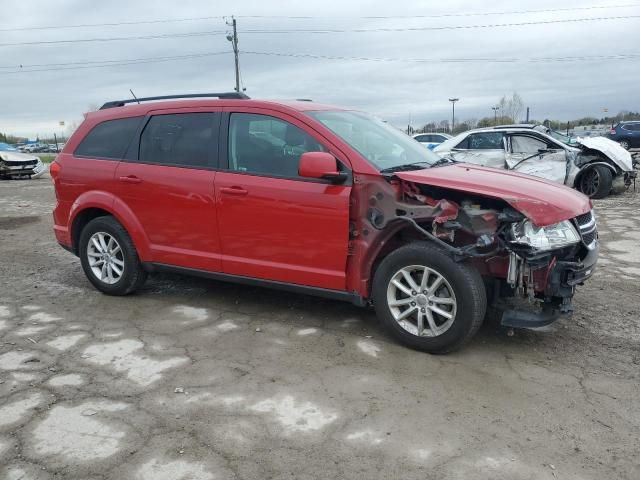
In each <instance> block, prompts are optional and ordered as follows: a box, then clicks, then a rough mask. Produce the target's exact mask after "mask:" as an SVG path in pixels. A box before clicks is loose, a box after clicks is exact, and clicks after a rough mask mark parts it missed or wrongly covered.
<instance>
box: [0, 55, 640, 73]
mask: <svg viewBox="0 0 640 480" xmlns="http://www.w3.org/2000/svg"><path fill="white" fill-rule="evenodd" d="M231 53H232V52H230V51H221V52H202V53H192V54H187V55H174V56H164V57H146V58H132V59H118V60H89V61H77V62H67V63H36V64H28V65H26V64H23V65H19V66H17V65H2V66H0V69H5V70H7V69H16V70H13V71H4V72H0V75H8V74H16V73H30V72H50V71H62V70H77V69H86V68H102V67H113V66H124V65H137V64H145V63H157V62H167V61H173V60H187V59H193V58H202V57H208V56H215V55H226V54H231ZM242 53H243V54H246V55H263V56H275V57H291V58H308V59H316V60H347V61H368V62H405V63H516V62H532V63H539V62H561V63H562V62H581V61H603V60H633V59H638V58H640V54H610V55H581V56H563V57H529V58H522V57H513V58H506V57H499V58H495V57H493V58H491V57H473V58H397V57H349V56H342V55H340V56H338V55H336V56H333V55H315V54H311V53H286V52H256V51H244V50H243V51H242Z"/></svg>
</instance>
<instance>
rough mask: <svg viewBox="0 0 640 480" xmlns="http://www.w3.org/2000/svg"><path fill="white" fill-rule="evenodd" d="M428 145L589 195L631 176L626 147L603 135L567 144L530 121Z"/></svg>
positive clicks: (620, 185)
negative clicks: (523, 124)
mask: <svg viewBox="0 0 640 480" xmlns="http://www.w3.org/2000/svg"><path fill="white" fill-rule="evenodd" d="M433 151H434V152H435V153H436V154H437V155H439V156H440V157H447V158H450V159H453V160H455V161H457V162H466V163H473V164H476V165H482V166H486V167H493V168H502V169H505V170H512V171H515V172H518V173H525V174H528V175H533V176H536V177H541V178H545V179H547V180H551V181H554V182H558V183H563V184H565V185H567V186H570V187H573V188H575V189H576V190H579V191H580V192H582V193H584V194H585V195H587V196H588V197H590V198H604V197H606V196H607V195H609V194H610V193H621V192H623V191H624V190H625V189H626V188H628V187H629V185H631V183H632V182H633V181H634V179H635V177H636V171H635V170H634V168H633V164H632V159H631V155H630V154H629V152H627V151H626V150H625V149H624V148H622V147H621V146H620V145H618V144H617V143H615V142H613V141H611V140H609V139H607V138H604V137H593V138H577V139H576V144H575V145H574V146H570V145H567V144H565V143H563V142H561V141H559V140H558V139H556V138H554V137H552V136H551V135H547V134H546V133H543V132H541V131H539V129H538V128H535V127H531V126H513V127H493V128H483V129H476V130H469V131H467V132H464V133H461V134H460V135H457V136H456V137H454V138H452V139H450V140H447V141H446V142H443V143H441V144H440V145H438V146H437V147H435V148H434V149H433Z"/></svg>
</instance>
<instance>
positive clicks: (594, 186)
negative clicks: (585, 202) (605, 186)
mask: <svg viewBox="0 0 640 480" xmlns="http://www.w3.org/2000/svg"><path fill="white" fill-rule="evenodd" d="M599 186H600V174H599V173H598V171H597V170H596V169H595V168H591V169H589V170H588V171H587V172H585V174H584V175H583V176H582V179H581V181H580V190H581V191H582V193H584V194H585V195H586V196H588V197H591V196H592V195H593V194H594V193H596V192H597V191H598V187H599Z"/></svg>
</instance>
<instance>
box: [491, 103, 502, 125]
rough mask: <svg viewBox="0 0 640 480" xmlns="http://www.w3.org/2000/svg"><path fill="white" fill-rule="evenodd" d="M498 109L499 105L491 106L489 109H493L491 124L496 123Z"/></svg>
mask: <svg viewBox="0 0 640 480" xmlns="http://www.w3.org/2000/svg"><path fill="white" fill-rule="evenodd" d="M499 109H500V107H491V110H493V126H494V127H495V126H496V125H498V110H499Z"/></svg>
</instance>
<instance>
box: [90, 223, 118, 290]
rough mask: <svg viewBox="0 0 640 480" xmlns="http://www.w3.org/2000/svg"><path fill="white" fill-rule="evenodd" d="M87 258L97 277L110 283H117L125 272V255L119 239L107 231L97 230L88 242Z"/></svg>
mask: <svg viewBox="0 0 640 480" xmlns="http://www.w3.org/2000/svg"><path fill="white" fill-rule="evenodd" d="M87 259H88V260H89V267H90V268H91V271H92V272H93V274H94V275H95V277H96V278H97V279H98V280H100V281H101V282H104V283H106V284H108V285H113V284H114V283H117V282H118V281H119V280H120V279H121V278H122V275H123V273H124V268H125V265H124V255H123V252H122V248H120V244H119V243H118V241H117V240H116V239H115V238H114V237H113V236H112V235H110V234H108V233H106V232H96V233H94V234H93V235H92V236H91V238H90V239H89V243H88V244H87Z"/></svg>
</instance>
